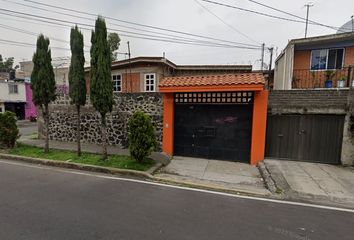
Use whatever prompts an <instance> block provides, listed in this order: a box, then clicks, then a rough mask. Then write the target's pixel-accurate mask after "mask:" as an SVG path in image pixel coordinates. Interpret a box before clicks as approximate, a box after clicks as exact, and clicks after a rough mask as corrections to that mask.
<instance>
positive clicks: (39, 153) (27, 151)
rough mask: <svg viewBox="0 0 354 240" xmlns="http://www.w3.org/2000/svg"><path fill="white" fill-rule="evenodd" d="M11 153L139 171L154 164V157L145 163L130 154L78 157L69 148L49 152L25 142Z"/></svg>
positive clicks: (84, 154) (85, 154)
mask: <svg viewBox="0 0 354 240" xmlns="http://www.w3.org/2000/svg"><path fill="white" fill-rule="evenodd" d="M8 153H9V154H12V155H19V156H25V157H33V158H42V159H47V160H57V161H70V162H73V163H82V164H90V165H95V166H102V167H113V168H121V169H132V170H138V171H146V170H148V169H149V168H150V167H152V166H153V165H154V161H153V160H152V159H147V160H146V161H145V162H143V163H138V162H136V161H135V160H133V159H131V157H130V156H120V155H111V156H108V159H107V160H105V161H104V160H102V159H101V155H98V154H93V153H82V155H81V157H78V156H77V154H76V152H73V151H67V150H56V149H51V150H50V151H49V153H48V154H45V153H44V150H43V149H42V148H39V147H33V146H29V145H25V144H18V145H17V146H16V147H15V148H13V149H10V150H9V151H8Z"/></svg>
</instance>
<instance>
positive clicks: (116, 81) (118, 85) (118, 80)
mask: <svg viewBox="0 0 354 240" xmlns="http://www.w3.org/2000/svg"><path fill="white" fill-rule="evenodd" d="M112 81H113V92H121V91H122V75H112Z"/></svg>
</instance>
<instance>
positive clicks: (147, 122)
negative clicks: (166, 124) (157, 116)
mask: <svg viewBox="0 0 354 240" xmlns="http://www.w3.org/2000/svg"><path fill="white" fill-rule="evenodd" d="M128 137H129V151H130V155H131V157H132V158H133V159H135V160H136V161H137V162H140V163H141V162H143V161H144V160H145V159H146V158H147V157H148V156H150V154H151V153H152V152H153V151H154V150H155V148H156V135H155V129H154V126H153V124H152V122H151V118H150V117H149V116H148V115H146V114H145V113H143V112H136V113H134V115H133V116H132V117H131V118H130V119H129V136H128Z"/></svg>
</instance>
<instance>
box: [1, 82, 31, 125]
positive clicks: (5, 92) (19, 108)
mask: <svg viewBox="0 0 354 240" xmlns="http://www.w3.org/2000/svg"><path fill="white" fill-rule="evenodd" d="M25 106H26V85H25V83H24V82H14V81H10V80H6V81H0V112H1V113H3V112H5V111H11V112H14V113H15V114H16V116H17V118H18V119H21V120H22V119H25V118H26V111H25V109H26V108H25Z"/></svg>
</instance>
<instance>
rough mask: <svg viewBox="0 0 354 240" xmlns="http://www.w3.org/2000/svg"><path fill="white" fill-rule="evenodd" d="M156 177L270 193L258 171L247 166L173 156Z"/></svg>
mask: <svg viewBox="0 0 354 240" xmlns="http://www.w3.org/2000/svg"><path fill="white" fill-rule="evenodd" d="M155 176H157V177H159V178H162V179H166V180H172V181H183V182H189V183H191V184H201V185H205V186H212V187H215V188H223V189H230V190H233V191H240V192H245V193H251V194H257V195H263V196H267V195H270V194H271V193H270V192H269V191H268V190H267V189H266V188H265V187H264V183H263V179H262V177H261V176H260V173H259V171H258V169H257V168H256V167H254V166H251V165H249V164H246V163H237V162H228V161H218V160H208V159H198V158H189V157H174V158H173V159H172V161H171V163H170V164H169V165H168V166H166V167H165V168H163V169H161V171H160V172H159V173H158V174H156V175H155Z"/></svg>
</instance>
